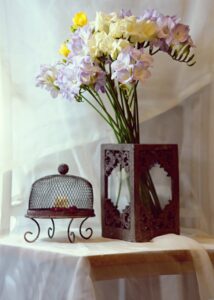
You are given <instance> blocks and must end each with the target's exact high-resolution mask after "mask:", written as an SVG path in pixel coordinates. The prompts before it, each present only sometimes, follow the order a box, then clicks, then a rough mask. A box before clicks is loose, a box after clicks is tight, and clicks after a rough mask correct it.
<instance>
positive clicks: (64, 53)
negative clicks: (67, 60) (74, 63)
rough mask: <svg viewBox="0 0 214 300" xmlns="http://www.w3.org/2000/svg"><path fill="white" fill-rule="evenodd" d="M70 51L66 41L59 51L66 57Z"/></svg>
mask: <svg viewBox="0 0 214 300" xmlns="http://www.w3.org/2000/svg"><path fill="white" fill-rule="evenodd" d="M70 52H71V51H70V50H69V49H68V47H67V46H66V44H65V43H63V44H62V45H61V46H60V48H59V53H60V54H61V55H63V56H65V57H67V56H68V54H69V53H70Z"/></svg>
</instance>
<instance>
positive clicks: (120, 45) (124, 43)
mask: <svg viewBox="0 0 214 300" xmlns="http://www.w3.org/2000/svg"><path fill="white" fill-rule="evenodd" d="M128 46H130V43H129V41H128V40H125V39H119V40H116V39H115V40H114V41H113V44H112V49H111V52H110V56H111V58H112V59H113V60H115V59H116V58H117V56H118V54H119V53H120V52H121V50H122V49H124V48H126V47H128Z"/></svg>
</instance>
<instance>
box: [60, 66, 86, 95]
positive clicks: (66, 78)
mask: <svg viewBox="0 0 214 300" xmlns="http://www.w3.org/2000/svg"><path fill="white" fill-rule="evenodd" d="M76 71H77V70H76V66H75V64H74V65H63V66H62V67H61V68H60V69H59V70H58V73H57V78H56V80H55V84H56V85H57V86H58V87H59V89H60V94H61V95H62V96H63V98H65V99H67V100H73V99H75V96H76V95H78V94H79V90H80V85H81V82H80V80H79V78H78V76H77V72H76Z"/></svg>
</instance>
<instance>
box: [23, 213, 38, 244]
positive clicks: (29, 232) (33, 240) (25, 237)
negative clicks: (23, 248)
mask: <svg viewBox="0 0 214 300" xmlns="http://www.w3.org/2000/svg"><path fill="white" fill-rule="evenodd" d="M30 219H31V220H32V221H34V222H35V223H36V225H37V227H38V233H37V235H36V237H35V238H34V239H32V240H29V239H28V238H27V235H28V234H30V235H32V234H33V232H31V231H27V232H25V234H24V239H25V241H26V242H28V243H33V242H35V241H36V240H37V239H38V237H39V235H40V226H39V223H38V222H37V221H36V220H35V219H34V218H30Z"/></svg>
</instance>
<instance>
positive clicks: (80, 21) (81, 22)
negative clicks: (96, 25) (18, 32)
mask: <svg viewBox="0 0 214 300" xmlns="http://www.w3.org/2000/svg"><path fill="white" fill-rule="evenodd" d="M73 23H74V26H79V27H82V26H85V25H86V24H87V23H88V19H87V16H86V14H85V13H84V12H82V11H80V12H78V13H76V14H75V15H74V17H73Z"/></svg>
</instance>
